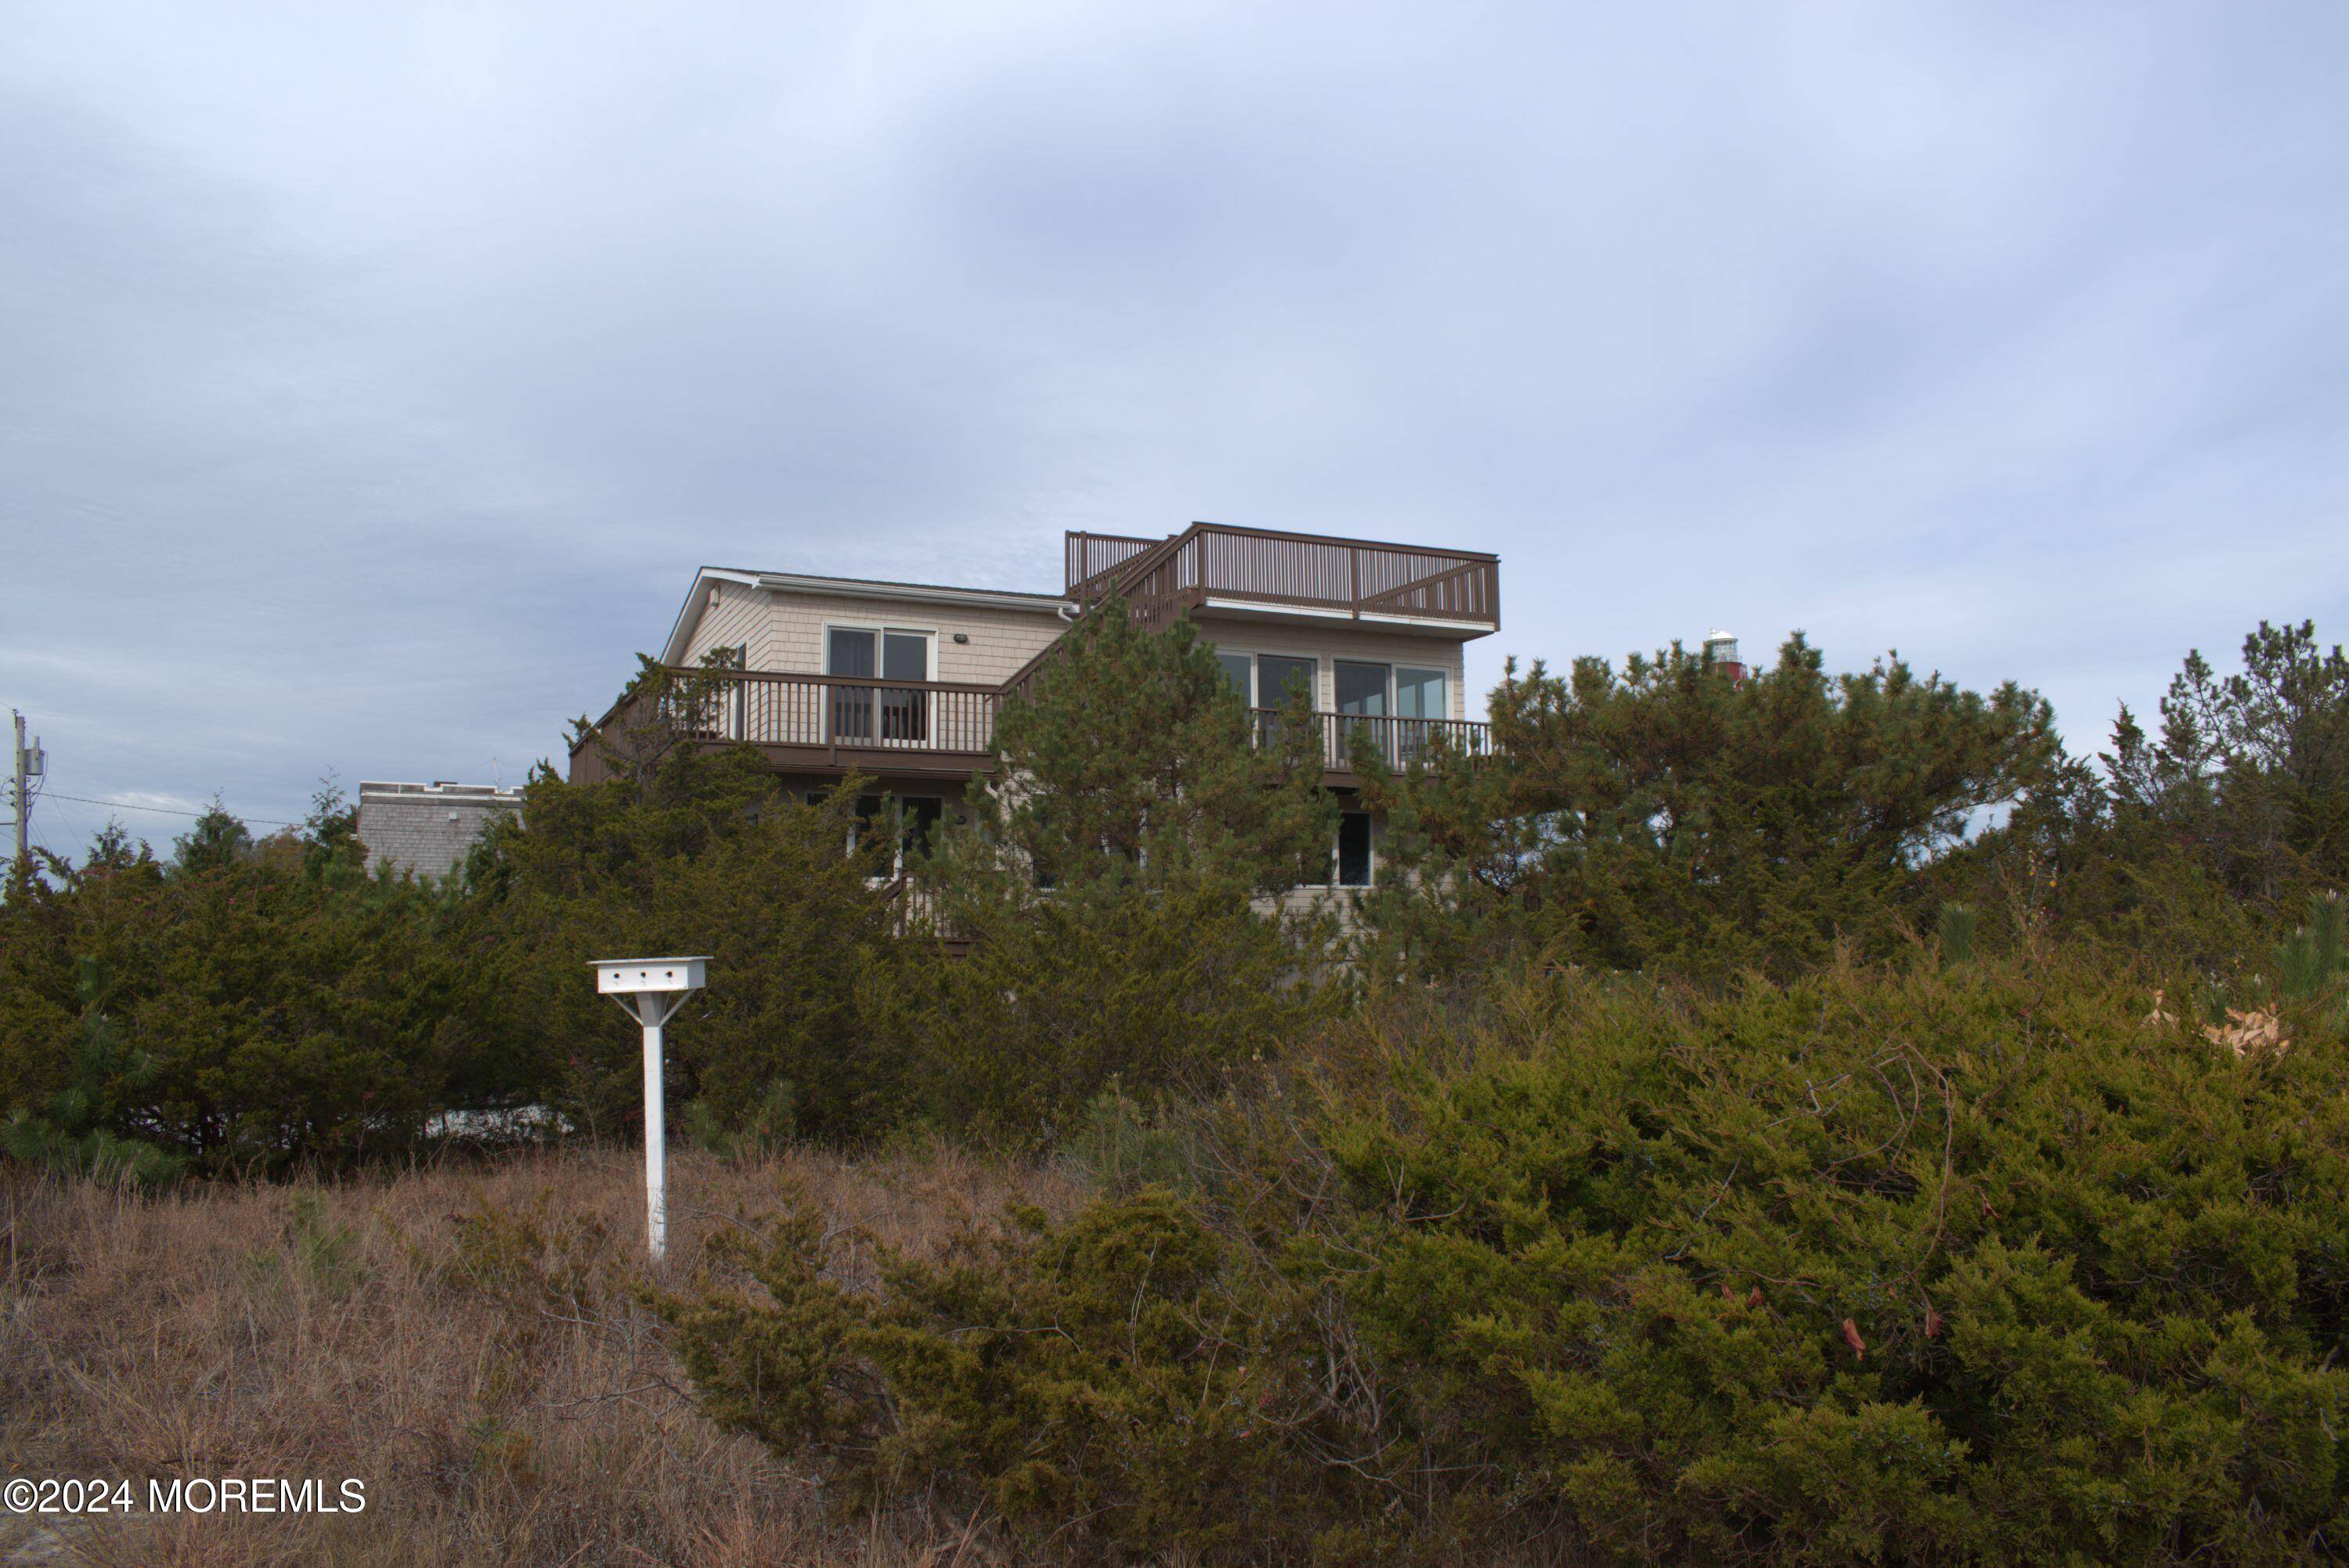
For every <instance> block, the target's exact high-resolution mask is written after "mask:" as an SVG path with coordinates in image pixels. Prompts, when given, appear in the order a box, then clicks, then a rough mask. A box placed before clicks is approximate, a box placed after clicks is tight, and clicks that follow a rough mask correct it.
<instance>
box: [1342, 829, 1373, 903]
mask: <svg viewBox="0 0 2349 1568" xmlns="http://www.w3.org/2000/svg"><path fill="white" fill-rule="evenodd" d="M1338 885H1339V886H1340V887H1368V886H1370V885H1371V814H1370V813H1369V812H1368V811H1348V812H1346V813H1344V814H1343V815H1341V816H1340V818H1339V819H1338Z"/></svg>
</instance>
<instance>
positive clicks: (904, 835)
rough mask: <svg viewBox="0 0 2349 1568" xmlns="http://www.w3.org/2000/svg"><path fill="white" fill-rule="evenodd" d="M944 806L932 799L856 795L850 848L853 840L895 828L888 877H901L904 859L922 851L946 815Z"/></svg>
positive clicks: (852, 845) (903, 869)
mask: <svg viewBox="0 0 2349 1568" xmlns="http://www.w3.org/2000/svg"><path fill="white" fill-rule="evenodd" d="M946 809H947V803H946V801H945V799H943V798H942V797H939V796H936V795H905V796H888V795H859V796H858V797H857V798H856V827H855V829H854V831H853V832H852V834H851V836H850V839H849V845H850V848H851V849H852V850H853V849H854V847H855V843H856V841H857V839H859V838H861V837H863V836H864V834H866V833H869V832H874V831H885V830H887V826H888V825H889V824H895V829H896V835H897V844H896V848H895V850H893V851H891V852H890V856H889V869H890V871H891V872H892V873H894V874H896V875H900V876H902V875H904V874H905V857H906V856H907V855H908V854H912V853H916V852H917V851H923V850H926V849H928V848H929V847H930V844H931V843H932V842H933V841H934V840H935V839H936V834H937V826H938V822H939V820H941V819H943V818H944V817H945V815H946Z"/></svg>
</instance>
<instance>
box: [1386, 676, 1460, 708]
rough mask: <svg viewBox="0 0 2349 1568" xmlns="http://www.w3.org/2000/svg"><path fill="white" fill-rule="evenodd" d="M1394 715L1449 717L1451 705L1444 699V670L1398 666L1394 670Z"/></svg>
mask: <svg viewBox="0 0 2349 1568" xmlns="http://www.w3.org/2000/svg"><path fill="white" fill-rule="evenodd" d="M1395 717H1397V718H1450V717H1452V705H1451V703H1450V702H1448V701H1446V700H1445V696H1444V672H1443V671H1442V670H1413V669H1401V668H1398V669H1397V670H1396V671H1395Z"/></svg>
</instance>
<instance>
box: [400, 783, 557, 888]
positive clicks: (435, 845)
mask: <svg viewBox="0 0 2349 1568" xmlns="http://www.w3.org/2000/svg"><path fill="white" fill-rule="evenodd" d="M521 809H522V791H521V790H520V789H512V788H509V787H503V786H500V785H496V784H459V783H457V782H455V781H453V780H451V779H435V780H433V781H432V782H431V783H429V784H396V783H387V782H384V781H382V780H379V779H367V780H364V781H362V782H361V783H360V785H359V842H360V843H362V844H364V845H366V846H367V870H369V871H374V870H376V869H378V867H380V866H384V865H389V866H391V867H392V868H393V869H395V870H398V871H410V872H415V873H416V874H417V875H419V876H432V877H445V876H447V875H448V874H449V873H450V872H452V871H455V870H456V869H457V867H458V866H459V865H460V864H462V863H463V862H464V859H465V856H466V854H467V853H468V852H470V851H471V849H472V847H473V845H474V842H475V841H478V840H479V839H480V838H481V834H482V833H483V831H485V830H487V829H488V827H489V825H490V821H491V820H492V818H493V817H498V816H502V815H504V814H506V813H507V812H510V811H516V810H521Z"/></svg>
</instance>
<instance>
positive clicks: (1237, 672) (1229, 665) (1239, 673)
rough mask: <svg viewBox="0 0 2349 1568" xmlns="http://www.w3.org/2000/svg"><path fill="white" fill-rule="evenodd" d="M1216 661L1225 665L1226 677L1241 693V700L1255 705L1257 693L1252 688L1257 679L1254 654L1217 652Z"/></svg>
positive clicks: (1235, 689) (1234, 688) (1233, 687)
mask: <svg viewBox="0 0 2349 1568" xmlns="http://www.w3.org/2000/svg"><path fill="white" fill-rule="evenodd" d="M1216 663H1217V664H1219V665H1223V666H1224V678H1225V679H1226V680H1227V681H1229V682H1231V683H1232V689H1233V690H1234V691H1236V692H1237V693H1239V694H1240V700H1241V701H1242V702H1244V703H1247V704H1248V705H1249V706H1251V707H1253V706H1254V705H1255V703H1256V693H1255V691H1254V690H1253V689H1252V686H1253V683H1254V681H1255V679H1256V660H1255V657H1254V655H1248V654H1217V655H1216Z"/></svg>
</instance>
